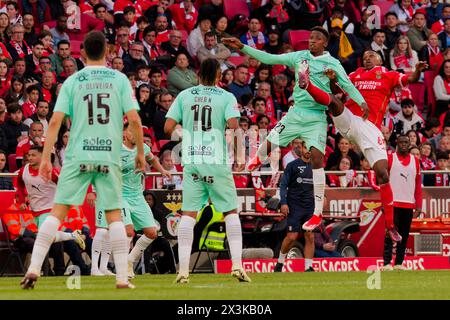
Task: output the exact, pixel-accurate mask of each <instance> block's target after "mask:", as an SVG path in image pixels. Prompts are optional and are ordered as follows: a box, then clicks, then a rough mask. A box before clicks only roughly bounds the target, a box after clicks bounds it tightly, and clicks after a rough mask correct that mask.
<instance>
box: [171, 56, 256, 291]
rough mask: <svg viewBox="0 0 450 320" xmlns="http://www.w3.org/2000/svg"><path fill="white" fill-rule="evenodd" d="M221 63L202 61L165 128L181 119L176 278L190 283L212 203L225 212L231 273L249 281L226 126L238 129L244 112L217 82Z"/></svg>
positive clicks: (178, 98)
mask: <svg viewBox="0 0 450 320" xmlns="http://www.w3.org/2000/svg"><path fill="white" fill-rule="evenodd" d="M220 74H221V71H220V63H219V62H218V61H217V60H215V59H207V60H205V61H203V63H202V64H201V67H200V73H199V78H200V83H201V84H200V85H199V86H195V87H193V88H190V89H186V90H184V91H182V92H181V93H180V94H179V95H178V96H177V98H176V99H175V101H174V102H173V105H172V106H171V107H170V110H169V112H168V113H167V116H166V117H167V121H166V124H165V126H164V131H165V133H166V135H167V136H171V135H172V133H173V131H174V130H175V126H176V125H177V124H178V123H183V142H182V154H183V157H182V162H183V163H182V164H183V204H182V210H183V216H182V217H181V221H180V223H179V225H178V256H179V261H180V263H179V265H180V268H179V273H178V276H177V278H176V280H175V281H176V282H178V283H187V282H189V259H190V256H191V250H192V242H193V237H194V226H195V221H196V219H195V218H196V216H197V212H198V211H199V210H200V209H201V208H202V207H203V206H204V205H205V204H206V203H207V202H208V198H210V199H211V201H212V203H213V204H214V206H215V207H216V209H217V211H219V212H223V213H224V215H225V226H226V232H227V237H228V243H229V245H230V252H231V259H232V261H233V266H232V273H231V274H232V276H233V277H235V278H237V279H238V280H239V281H245V282H250V278H249V277H248V276H247V274H246V273H245V271H244V269H243V268H242V260H241V259H242V229H241V221H240V220H239V216H238V214H237V194H236V187H235V185H234V181H233V176H232V173H231V169H230V166H229V165H228V164H227V159H228V152H227V144H226V140H225V128H226V127H227V126H228V128H230V129H234V130H235V129H238V128H239V122H238V119H239V117H240V113H239V111H238V109H237V101H236V98H235V97H234V96H233V95H232V94H231V93H229V92H227V91H225V90H223V89H221V88H219V87H217V84H218V82H219V80H220Z"/></svg>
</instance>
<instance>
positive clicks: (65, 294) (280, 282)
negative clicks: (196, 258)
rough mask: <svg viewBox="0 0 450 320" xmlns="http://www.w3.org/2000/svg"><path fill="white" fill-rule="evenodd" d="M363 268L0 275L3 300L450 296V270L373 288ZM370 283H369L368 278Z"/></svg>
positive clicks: (395, 275) (385, 280)
mask: <svg viewBox="0 0 450 320" xmlns="http://www.w3.org/2000/svg"><path fill="white" fill-rule="evenodd" d="M370 276H373V274H367V273H365V272H342V273H339V272H336V273H333V272H330V273H277V274H274V273H267V274H252V275H251V278H252V280H253V282H252V283H239V282H238V281H237V280H236V279H234V278H231V276H228V275H223V274H222V275H219V274H194V275H191V277H190V283H189V284H187V285H180V284H173V280H174V279H175V275H144V276H137V277H136V279H134V280H133V283H134V284H135V285H136V287H137V288H136V289H135V290H117V289H115V288H114V283H115V282H114V278H111V277H108V278H105V277H81V289H80V290H69V289H67V286H66V281H67V279H68V277H44V278H40V279H39V281H38V282H37V284H36V287H35V289H34V290H30V291H24V290H22V289H20V288H19V282H20V278H0V300H5V299H6V300H7V299H33V300H37V299H51V300H53V299H70V300H76V299H82V300H95V299H120V300H127V299H158V300H160V299H162V300H178V299H194V300H197V299H199V300H209V299H221V300H227V299H234V300H247V299H275V300H292V299H301V300H304V299H433V300H435V299H450V271H449V270H440V271H392V272H382V273H380V277H381V278H380V280H381V289H379V290H377V289H373V290H370V289H368V288H367V282H368V279H369V277H370ZM369 282H370V281H369Z"/></svg>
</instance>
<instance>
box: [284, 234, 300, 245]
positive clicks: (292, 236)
mask: <svg viewBox="0 0 450 320" xmlns="http://www.w3.org/2000/svg"><path fill="white" fill-rule="evenodd" d="M297 238H298V233H297V232H288V233H287V234H286V240H287V241H289V242H290V243H291V242H294V241H296V240H297Z"/></svg>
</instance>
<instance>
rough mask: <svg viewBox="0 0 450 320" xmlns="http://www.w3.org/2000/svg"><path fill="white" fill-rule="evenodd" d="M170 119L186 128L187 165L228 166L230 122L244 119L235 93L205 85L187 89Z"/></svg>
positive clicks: (170, 114) (172, 108) (170, 113)
mask: <svg viewBox="0 0 450 320" xmlns="http://www.w3.org/2000/svg"><path fill="white" fill-rule="evenodd" d="M166 117H167V118H172V119H174V120H175V121H177V122H178V123H181V124H182V126H183V141H182V163H183V165H186V164H226V163H227V159H228V152H227V144H226V141H225V128H226V125H227V120H228V119H231V118H239V117H240V113H239V111H238V109H237V101H236V98H235V97H234V95H233V94H231V93H229V92H227V91H225V90H223V89H221V88H218V87H210V86H203V85H199V86H196V87H193V88H189V89H186V90H184V91H182V92H181V93H180V94H179V95H178V96H177V98H176V99H175V101H174V102H173V104H172V106H171V107H170V109H169V111H168V112H167V116H166Z"/></svg>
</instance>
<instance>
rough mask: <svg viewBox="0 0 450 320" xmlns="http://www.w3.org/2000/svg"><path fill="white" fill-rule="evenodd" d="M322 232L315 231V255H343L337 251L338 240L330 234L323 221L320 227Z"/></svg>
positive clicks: (327, 256) (318, 256)
mask: <svg viewBox="0 0 450 320" xmlns="http://www.w3.org/2000/svg"><path fill="white" fill-rule="evenodd" d="M319 230H320V232H314V248H315V250H314V257H316V258H340V257H342V256H341V254H340V253H339V252H337V251H336V249H337V248H336V242H335V241H333V239H332V238H331V237H330V235H329V234H328V232H327V230H326V228H325V225H324V224H323V223H322V224H321V225H320V227H319Z"/></svg>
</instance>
